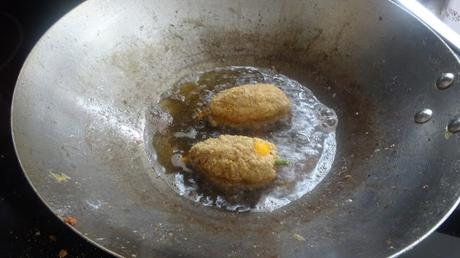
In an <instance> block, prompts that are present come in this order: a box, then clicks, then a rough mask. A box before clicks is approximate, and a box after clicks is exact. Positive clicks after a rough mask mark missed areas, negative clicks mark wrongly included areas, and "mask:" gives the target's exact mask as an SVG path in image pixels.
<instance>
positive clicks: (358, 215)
mask: <svg viewBox="0 0 460 258" xmlns="http://www.w3.org/2000/svg"><path fill="white" fill-rule="evenodd" d="M231 65H240V66H255V67H266V68H271V67H276V69H277V70H278V71H279V72H280V73H282V74H285V75H287V76H289V77H290V78H292V79H295V80H297V81H298V82H300V83H302V85H304V86H306V87H308V88H309V89H310V90H312V91H313V92H314V93H315V95H316V96H317V97H318V98H319V99H320V100H321V101H322V102H323V103H324V104H326V105H328V106H329V107H332V108H333V109H334V110H335V111H336V112H337V116H338V119H339V124H338V128H337V136H336V139H337V153H336V155H335V160H334V163H333V167H332V169H331V170H330V172H329V173H328V175H327V176H326V177H325V178H324V180H322V182H321V183H320V184H318V185H317V186H316V187H315V189H313V190H312V191H311V192H309V193H308V194H306V195H305V196H303V197H302V198H300V199H299V200H296V201H294V202H292V203H291V204H290V205H287V206H285V207H282V208H280V209H277V210H275V211H273V212H248V213H233V212H228V211H223V210H220V209H214V208H207V207H203V206H202V205H200V204H198V203H194V202H191V201H189V200H187V199H185V198H182V197H181V196H179V195H177V194H176V193H175V192H174V191H172V190H171V189H170V188H169V187H168V186H167V185H166V184H165V182H164V181H163V180H162V179H161V178H159V177H157V176H155V173H154V170H153V168H152V164H151V162H150V161H149V158H148V155H147V153H146V144H147V143H146V141H145V135H144V130H145V128H146V126H147V122H148V121H147V120H146V112H147V111H148V108H149V107H150V106H151V105H152V103H155V102H157V101H158V100H159V98H160V95H161V94H162V93H163V92H164V91H166V90H167V89H169V88H170V87H171V86H172V85H173V84H174V83H175V82H177V81H178V80H179V79H180V78H182V77H183V76H186V75H187V74H190V73H193V72H196V71H203V70H206V69H210V68H213V67H224V66H231ZM458 71H460V65H459V63H458V60H457V59H456V58H455V56H454V55H453V54H452V52H451V50H450V49H449V48H448V47H447V46H446V44H444V43H443V42H442V41H441V40H440V39H439V38H438V37H437V36H436V35H435V34H434V33H433V32H432V31H430V30H429V29H428V28H427V27H426V26H424V25H423V24H422V23H421V22H419V21H418V20H417V19H415V18H414V17H412V16H411V15H409V14H408V13H406V12H405V11H403V10H402V9H401V8H399V7H398V6H396V5H395V4H393V3H391V2H388V1H367V0H348V1H313V0H308V1H303V0H302V1H301V0H289V1H276V0H254V1H240V0H234V1H227V0H222V1H209V0H195V1H188V0H170V1H163V0H153V1H149V0H133V1H123V0H111V1H107V0H93V1H88V2H85V3H83V4H81V5H80V6H78V7H77V8H76V9H74V10H73V11H71V12H70V13H69V14H67V15H66V16H65V17H63V18H62V19H61V20H60V21H59V22H58V23H56V24H55V25H54V26H53V27H52V28H51V29H50V30H49V31H48V32H47V33H46V34H45V35H44V36H43V37H42V39H41V40H40V41H39V42H38V44H37V45H36V46H35V47H34V49H33V51H32V52H31V53H30V55H29V57H28V58H27V61H26V62H25V64H24V66H23V68H22V71H21V74H20V76H19V79H18V81H17V85H16V89H15V93H14V101H13V109H12V130H13V138H14V142H15V147H16V151H17V154H18V156H19V159H20V161H21V164H22V167H23V170H24V173H25V174H26V176H27V178H28V179H29V181H30V183H31V185H32V186H33V187H34V189H35V190H36V192H37V193H38V195H39V196H40V197H41V199H42V200H43V202H44V203H45V204H46V205H47V206H49V208H50V209H51V210H52V211H53V212H54V213H55V214H56V215H57V216H59V217H60V218H63V219H64V218H65V217H66V216H72V217H75V218H76V219H77V223H76V224H75V225H73V226H72V227H73V228H74V229H75V230H76V231H77V232H79V233H80V234H81V235H82V236H83V237H85V238H87V239H89V240H90V241H92V242H94V243H95V244H97V245H99V246H101V247H102V248H104V249H106V250H107V251H109V252H111V253H113V254H116V255H119V256H125V257H180V256H183V257H258V256H260V257H382V256H391V255H395V254H398V253H401V252H403V251H404V250H406V249H407V248H410V246H412V245H413V244H414V243H416V242H417V241H419V240H420V239H422V238H423V237H424V236H425V235H426V234H428V233H429V232H431V231H432V230H433V229H434V228H435V227H436V226H437V225H438V224H439V223H440V222H441V221H442V220H443V219H444V218H445V217H446V216H447V214H449V212H450V211H451V209H452V207H453V206H454V205H455V204H456V203H457V201H458V198H459V195H460V148H458V146H459V143H460V137H459V135H456V134H450V133H447V132H446V127H447V125H448V123H449V121H451V120H452V119H454V118H455V117H456V116H457V115H459V113H458V112H459V107H460V98H458V96H459V94H460V84H459V83H458V80H454V82H453V84H452V85H451V86H450V87H449V88H447V89H444V90H440V89H438V88H437V87H436V86H435V84H436V82H437V81H438V79H439V78H440V76H441V75H442V74H443V73H453V75H454V76H457V75H458V74H457V73H458ZM424 108H429V109H431V110H432V111H433V117H432V119H431V120H430V121H428V122H426V123H424V124H418V123H415V122H414V115H415V114H416V113H417V112H418V111H420V110H422V109H424ZM153 126H155V125H153Z"/></svg>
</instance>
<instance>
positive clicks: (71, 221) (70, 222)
mask: <svg viewBox="0 0 460 258" xmlns="http://www.w3.org/2000/svg"><path fill="white" fill-rule="evenodd" d="M64 223H65V224H67V225H70V226H75V224H77V219H76V218H75V217H72V216H65V217H64Z"/></svg>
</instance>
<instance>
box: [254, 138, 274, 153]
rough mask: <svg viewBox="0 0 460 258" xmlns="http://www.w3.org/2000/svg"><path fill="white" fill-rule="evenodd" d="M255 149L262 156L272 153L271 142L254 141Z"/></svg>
mask: <svg viewBox="0 0 460 258" xmlns="http://www.w3.org/2000/svg"><path fill="white" fill-rule="evenodd" d="M254 151H255V152H256V154H257V155H260V156H266V155H268V154H270V151H271V149H270V144H268V143H266V142H262V141H256V142H255V143H254Z"/></svg>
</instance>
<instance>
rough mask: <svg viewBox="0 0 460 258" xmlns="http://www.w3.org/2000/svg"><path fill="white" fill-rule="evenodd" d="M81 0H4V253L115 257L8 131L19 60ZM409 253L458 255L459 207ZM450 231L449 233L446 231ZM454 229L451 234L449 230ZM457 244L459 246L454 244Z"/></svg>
mask: <svg viewBox="0 0 460 258" xmlns="http://www.w3.org/2000/svg"><path fill="white" fill-rule="evenodd" d="M81 2H83V1H82V0H35V1H26V0H16V1H14V0H0V257H2V258H3V257H58V254H59V252H60V251H61V250H62V249H64V250H66V252H67V253H68V255H67V256H66V257H112V256H111V255H108V254H106V253H104V252H103V251H101V250H100V249H98V248H97V247H94V246H92V245H91V244H90V243H88V242H87V241H85V240H84V239H82V238H81V237H79V236H78V235H77V234H76V233H75V232H73V231H72V230H70V229H69V228H68V227H67V226H66V225H64V224H63V223H62V222H61V221H60V220H59V219H58V218H56V217H55V216H54V215H53V214H52V213H51V212H50V211H49V210H48V209H47V208H46V207H45V206H44V205H43V204H42V203H41V202H40V200H39V199H38V197H37V196H36V194H35V193H34V191H33V190H32V188H31V187H30V186H29V184H28V182H27V180H26V179H25V177H24V175H23V174H22V172H21V170H20V168H19V165H18V161H17V159H16V155H15V154H14V148H13V144H12V140H11V135H10V115H9V114H10V105H11V97H12V94H13V90H14V85H15V82H16V78H17V76H18V74H19V71H20V69H21V66H22V64H23V62H24V60H25V58H26V57H27V54H28V53H29V52H30V50H31V49H32V47H33V46H34V44H35V43H36V42H37V41H38V40H39V38H40V36H41V35H43V33H45V31H46V30H47V29H48V28H49V27H50V26H51V25H52V24H53V23H55V22H56V21H57V20H58V19H59V18H60V17H62V16H63V15H64V14H65V13H67V12H68V11H69V10H71V9H72V8H73V7H75V6H76V5H78V4H79V3H81ZM437 232H439V233H443V234H439V233H435V234H433V236H431V237H429V238H428V239H427V240H425V241H423V242H422V243H421V245H420V246H417V247H416V248H415V249H414V250H413V251H411V252H409V253H408V254H407V255H405V257H460V238H459V236H460V212H459V210H457V211H456V212H454V214H452V216H450V218H449V220H448V221H446V222H445V223H444V224H443V225H442V226H441V228H439V229H438V231H437ZM446 234H448V235H446ZM449 235H450V236H449ZM455 246H458V248H457V249H455Z"/></svg>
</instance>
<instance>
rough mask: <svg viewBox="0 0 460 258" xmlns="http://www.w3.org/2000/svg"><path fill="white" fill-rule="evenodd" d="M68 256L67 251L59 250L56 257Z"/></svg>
mask: <svg viewBox="0 0 460 258" xmlns="http://www.w3.org/2000/svg"><path fill="white" fill-rule="evenodd" d="M68 254H69V253H68V252H67V250H65V249H61V250H60V251H59V253H58V255H57V257H59V258H64V257H66V256H67V255H68Z"/></svg>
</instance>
